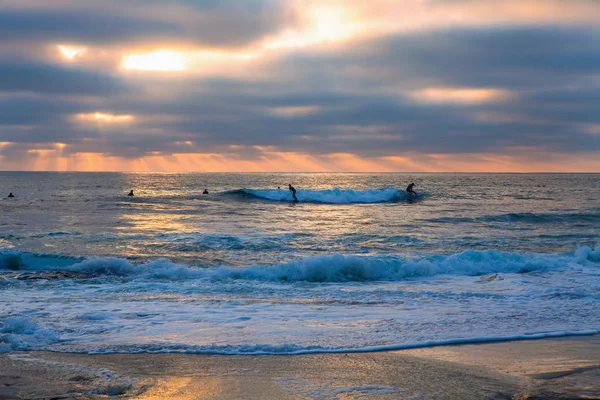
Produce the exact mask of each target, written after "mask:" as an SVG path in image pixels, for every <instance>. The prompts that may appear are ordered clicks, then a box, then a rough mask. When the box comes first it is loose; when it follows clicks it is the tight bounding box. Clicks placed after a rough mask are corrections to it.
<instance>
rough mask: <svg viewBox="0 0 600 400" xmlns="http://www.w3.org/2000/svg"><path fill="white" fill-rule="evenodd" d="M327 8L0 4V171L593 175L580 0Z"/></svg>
mask: <svg viewBox="0 0 600 400" xmlns="http://www.w3.org/2000/svg"><path fill="white" fill-rule="evenodd" d="M122 3H125V4H122ZM345 3H348V2H342V1H335V0H329V1H319V2H316V1H314V2H313V1H302V2H301V1H294V0H289V1H283V0H282V1H275V0H236V1H233V0H231V1H229V0H228V1H222V0H219V1H217V0H196V1H192V0H178V1H170V2H160V1H143V2H142V1H129V2H116V1H114V2H113V1H107V2H92V1H74V0H73V1H71V0H58V1H56V2H52V5H51V6H50V5H47V4H43V3H41V2H38V1H34V0H22V1H19V2H17V1H14V2H13V1H5V2H3V3H2V5H0V76H2V79H1V80H0V110H1V111H0V169H53V170H55V169H59V170H61V169H73V170H199V171H204V170H211V171H212V170H215V171H216V170H227V171H230V170H253V171H283V170H286V171H288V170H289V171H302V170H305V171H317V170H318V171H327V170H329V171H361V170H370V171H373V170H381V171H394V170H398V171H414V170H422V171H432V170H435V171H456V170H465V171H542V170H548V171H550V170H552V171H600V157H598V156H599V155H600V113H599V112H598V104H600V47H599V46H598V43H600V28H599V27H600V4H598V2H597V1H595V0H590V1H583V0H575V1H562V0H547V1H537V0H536V1H533V0H523V1H518V2H517V1H512V0H499V1H498V2H495V3H494V7H490V6H489V5H488V6H486V7H484V6H483V3H481V2H476V1H469V0H429V1H426V0H406V1H405V2H402V5H403V6H402V7H400V6H399V5H398V4H399V3H400V2H397V1H391V0H373V1H368V2H367V1H356V2H353V3H352V5H348V4H345Z"/></svg>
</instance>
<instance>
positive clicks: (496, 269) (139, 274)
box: [0, 246, 600, 283]
mask: <svg viewBox="0 0 600 400" xmlns="http://www.w3.org/2000/svg"><path fill="white" fill-rule="evenodd" d="M573 264H579V265H592V266H599V265H600V246H598V247H596V248H595V249H591V248H589V247H581V248H579V249H577V250H576V251H574V252H570V253H565V254H533V253H524V254H522V253H516V252H499V251H495V250H467V251H464V252H461V253H454V254H445V255H444V254H431V253H420V254H414V255H403V254H397V255H386V256H353V255H342V254H334V255H327V256H317V257H310V258H305V259H301V260H297V261H292V262H287V263H282V264H277V265H270V266H268V265H248V266H244V267H229V266H221V267H211V268H206V267H202V266H186V265H180V264H176V263H173V262H171V261H170V260H168V259H164V258H163V259H157V260H154V261H150V262H146V263H132V262H130V261H128V260H125V259H122V258H117V257H108V258H81V257H67V256H60V255H51V254H33V253H26V252H20V251H12V250H5V251H2V252H0V269H2V270H4V273H3V275H8V278H11V277H12V278H15V279H20V278H21V279H35V278H36V274H38V275H41V276H44V279H48V278H52V277H55V279H69V278H71V279H81V278H86V277H100V276H109V277H110V276H112V277H120V278H122V279H125V280H131V279H147V280H170V281H177V280H187V279H206V280H211V281H221V280H243V281H263V282H280V283H293V282H374V281H401V280H405V279H410V278H415V277H428V276H436V275H461V276H479V275H486V274H492V273H527V272H536V271H548V270H554V269H559V268H564V267H568V266H570V265H573ZM11 272H12V275H11V274H10V273H11ZM23 277H25V278H23Z"/></svg>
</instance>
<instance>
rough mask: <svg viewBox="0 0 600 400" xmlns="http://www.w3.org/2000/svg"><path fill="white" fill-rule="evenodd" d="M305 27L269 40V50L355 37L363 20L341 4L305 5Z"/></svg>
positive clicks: (293, 29)
mask: <svg viewBox="0 0 600 400" xmlns="http://www.w3.org/2000/svg"><path fill="white" fill-rule="evenodd" d="M302 10H303V11H301V15H300V18H301V20H302V23H301V26H299V27H296V28H290V29H288V30H286V31H284V32H282V33H280V34H279V35H277V36H275V37H273V38H270V39H268V40H267V41H266V42H265V44H264V46H265V48H266V49H285V48H297V47H306V46H312V45H318V44H322V43H332V42H339V41H344V40H346V39H349V38H351V37H353V36H355V35H356V34H357V33H358V32H359V31H360V29H361V21H360V19H358V18H357V16H355V15H352V14H351V11H352V9H351V8H348V7H342V6H340V5H335V6H327V5H318V6H315V7H308V8H307V7H302Z"/></svg>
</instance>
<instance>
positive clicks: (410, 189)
mask: <svg viewBox="0 0 600 400" xmlns="http://www.w3.org/2000/svg"><path fill="white" fill-rule="evenodd" d="M414 187H415V184H414V182H412V183H410V184H409V185H408V186H407V187H406V192H407V193H413V194H415V195H416V194H417V192H415V191H414V190H413V188H414Z"/></svg>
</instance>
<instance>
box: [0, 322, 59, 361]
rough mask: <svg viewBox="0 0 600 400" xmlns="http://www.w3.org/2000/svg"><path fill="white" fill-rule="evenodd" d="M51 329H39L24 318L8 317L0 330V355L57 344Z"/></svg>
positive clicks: (56, 338)
mask: <svg viewBox="0 0 600 400" xmlns="http://www.w3.org/2000/svg"><path fill="white" fill-rule="evenodd" d="M58 341H59V339H58V337H57V336H56V333H55V332H54V331H53V330H51V329H45V328H39V327H38V326H37V324H36V323H34V322H32V321H30V320H29V319H27V318H25V317H17V316H13V317H8V318H7V319H6V320H5V321H4V326H3V327H2V328H0V353H4V352H8V351H13V350H32V349H36V348H41V347H45V346H48V345H50V344H53V343H56V342H58Z"/></svg>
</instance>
